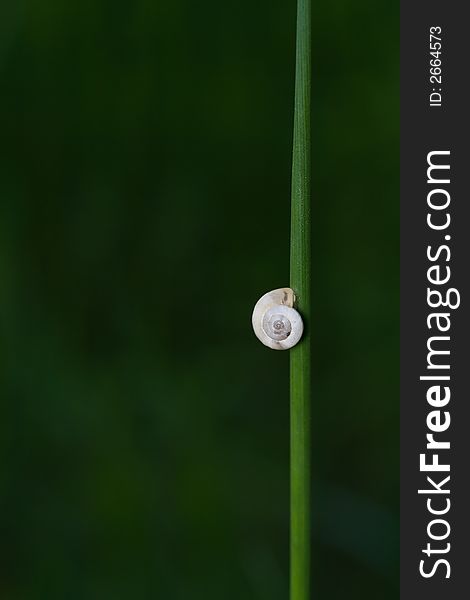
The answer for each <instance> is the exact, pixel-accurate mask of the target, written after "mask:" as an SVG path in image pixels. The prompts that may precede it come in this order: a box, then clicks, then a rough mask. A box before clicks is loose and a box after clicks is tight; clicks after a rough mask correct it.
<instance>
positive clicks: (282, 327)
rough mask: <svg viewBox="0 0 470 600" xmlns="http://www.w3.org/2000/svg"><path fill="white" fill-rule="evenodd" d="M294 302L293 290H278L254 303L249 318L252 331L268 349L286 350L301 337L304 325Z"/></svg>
mask: <svg viewBox="0 0 470 600" xmlns="http://www.w3.org/2000/svg"><path fill="white" fill-rule="evenodd" d="M294 302H295V294H294V292H293V290H291V289H290V288H279V289H278V290H273V291H272V292H268V293H267V294H264V296H262V297H261V298H260V299H259V300H258V302H257V303H256V305H255V308H254V310H253V316H252V317H251V322H252V324H253V331H254V332H255V334H256V337H257V338H258V339H259V340H260V341H261V342H262V343H263V344H264V345H265V346H268V348H273V349H274V350H288V349H289V348H292V346H295V345H296V344H297V342H298V341H299V340H300V338H301V337H302V333H303V331H304V324H303V322H302V317H301V316H300V315H299V313H298V312H297V311H296V310H295V308H294Z"/></svg>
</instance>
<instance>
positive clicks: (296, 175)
mask: <svg viewBox="0 0 470 600" xmlns="http://www.w3.org/2000/svg"><path fill="white" fill-rule="evenodd" d="M310 61H311V5H310V0H298V2H297V49H296V75H295V106H294V142H293V157H292V201H291V254H290V279H291V281H290V286H291V288H292V289H293V290H294V292H295V295H296V299H297V300H296V307H297V309H298V311H299V312H300V313H301V315H302V318H303V320H304V324H305V333H304V337H303V339H302V341H301V342H300V343H299V344H298V345H297V346H295V347H294V348H292V349H291V351H290V419H291V425H290V429H291V442H290V444H291V449H290V461H291V492H290V493H291V529H290V561H291V562H290V600H308V599H309V598H310V322H309V319H310V268H311V264H310V263H311V256H310V86H311V73H310V69H311V64H310Z"/></svg>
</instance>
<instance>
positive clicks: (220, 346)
mask: <svg viewBox="0 0 470 600" xmlns="http://www.w3.org/2000/svg"><path fill="white" fill-rule="evenodd" d="M313 5H314V9H313V13H314V18H313V22H314V26H313V51H314V52H313V65H314V70H313V82H314V83H313V98H314V107H313V189H314V193H313V233H314V238H313V265H314V267H313V281H314V289H313V309H314V319H313V344H314V365H313V373H314V384H313V395H312V407H313V408H312V412H313V467H314V473H313V482H312V508H313V513H314V531H313V544H314V553H313V564H314V571H313V588H314V591H315V592H316V593H315V594H313V595H312V597H314V598H316V599H317V600H323V599H328V600H330V599H343V598H345V597H348V598H361V599H365V598H371V599H374V600H376V599H377V598H380V599H381V600H384V599H389V598H390V599H392V598H393V599H395V598H397V596H398V242H399V237H398V206H399V201H398V52H399V50H398V2H397V1H396V0H393V1H391V0H389V1H386V2H373V1H372V0H359V2H346V1H345V0H340V1H338V2H326V1H324V2H317V1H315V0H314V2H313ZM294 26H295V3H294V2H293V1H292V2H277V1H273V0H261V1H258V2H252V1H248V0H228V1H225V2H216V1H215V0H207V1H206V2H192V1H190V0H171V1H170V0H167V1H165V2H162V1H158V0H134V1H132V2H131V1H128V2H117V1H116V0H58V1H55V2H53V1H52V0H31V1H29V2H26V1H20V0H15V1H14V2H5V3H2V5H1V8H0V82H1V83H0V127H1V130H0V135H1V160H0V318H1V337H2V343H1V346H0V348H1V350H0V352H1V354H0V377H1V394H2V398H1V400H2V402H1V406H2V410H1V414H0V456H1V462H0V471H1V476H0V482H1V489H0V525H1V529H0V547H1V552H2V556H1V560H0V571H1V573H0V596H1V598H2V600H95V599H96V600H107V599H109V600H121V599H122V600H131V599H132V600H147V599H148V600H150V599H155V598H159V599H165V600H189V599H191V600H199V599H200V600H211V599H214V600H215V599H217V600H220V599H221V598H223V599H224V600H232V599H233V600H240V599H243V600H251V599H253V600H254V599H256V600H277V599H279V600H281V599H282V600H286V599H287V597H288V526H289V524H288V511H289V505H288V500H289V489H288V488H289V471H288V453H289V439H288V435H289V424H288V415H289V413H288V410H289V408H288V355H287V353H282V352H279V353H276V352H272V351H269V350H267V349H266V348H264V347H263V346H262V345H261V344H260V343H259V342H257V341H256V339H255V338H254V335H253V333H252V331H251V324H250V316H251V310H252V307H253V305H254V303H255V301H256V300H257V299H258V297H259V296H260V295H261V294H262V293H264V292H265V291H267V290H269V289H272V288H276V287H280V286H284V285H287V284H288V259H289V247H288V244H289V237H288V236H289V194H290V160H291V137H292V111H293V74H294V35H295V31H294Z"/></svg>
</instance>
